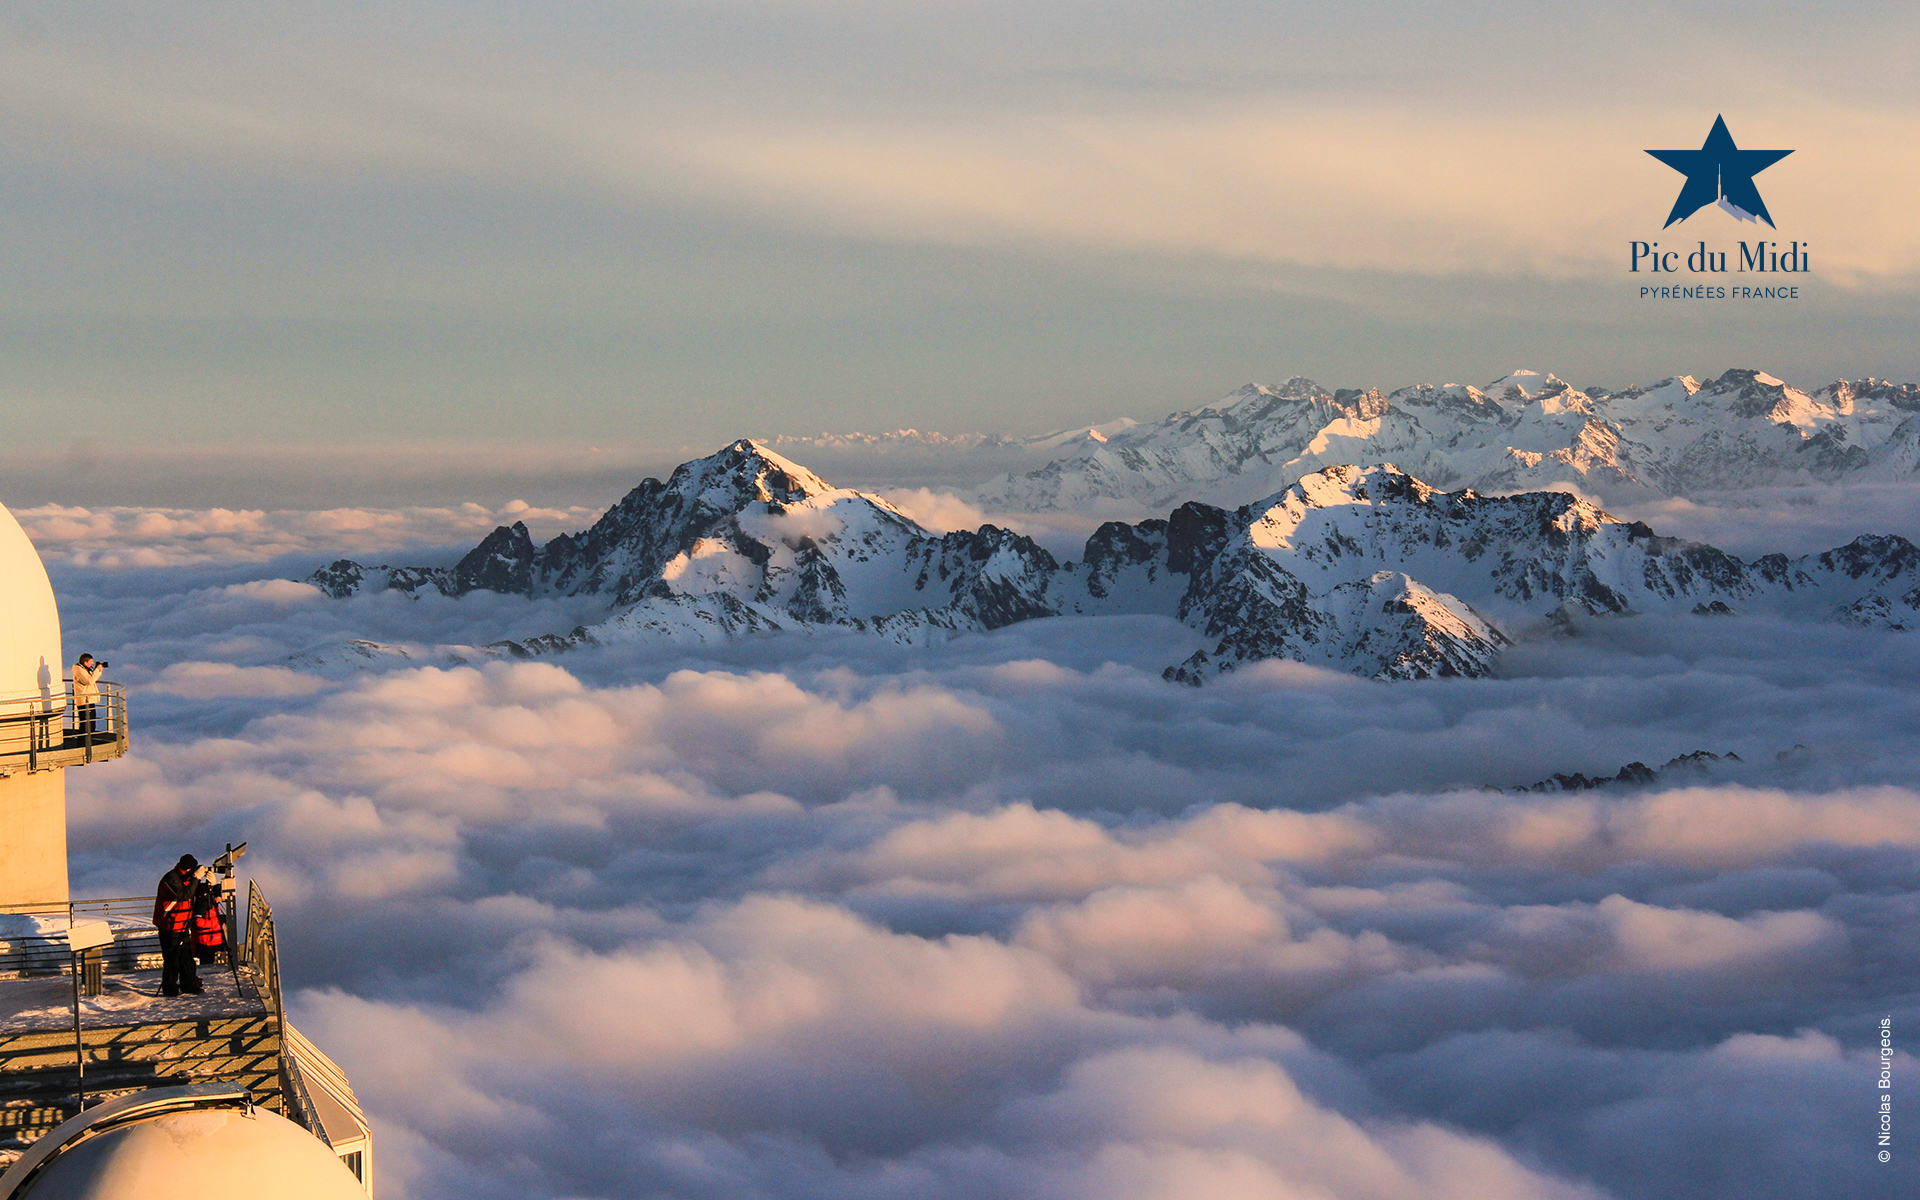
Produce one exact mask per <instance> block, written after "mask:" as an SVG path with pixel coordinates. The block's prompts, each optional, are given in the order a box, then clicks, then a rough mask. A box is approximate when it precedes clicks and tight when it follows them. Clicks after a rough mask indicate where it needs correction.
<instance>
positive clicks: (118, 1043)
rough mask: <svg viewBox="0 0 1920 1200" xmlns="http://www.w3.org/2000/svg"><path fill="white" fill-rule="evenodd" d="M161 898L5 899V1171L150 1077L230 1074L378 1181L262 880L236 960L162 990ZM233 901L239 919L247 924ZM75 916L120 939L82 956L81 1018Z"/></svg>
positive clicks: (1, 1119) (190, 1080)
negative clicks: (314, 1032)
mask: <svg viewBox="0 0 1920 1200" xmlns="http://www.w3.org/2000/svg"><path fill="white" fill-rule="evenodd" d="M152 909H153V901H152V900H151V899H149V898H140V897H125V898H117V899H109V900H90V901H74V902H72V903H71V904H60V905H45V906H21V905H16V906H12V907H10V908H7V909H0V1171H4V1170H5V1169H6V1167H7V1166H8V1165H9V1164H11V1163H12V1162H14V1161H15V1160H17V1159H18V1158H19V1157H20V1156H21V1155H22V1154H23V1153H24V1152H25V1151H26V1150H27V1149H28V1148H29V1147H30V1146H31V1145H32V1144H33V1143H34V1142H36V1141H37V1140H39V1139H40V1138H41V1137H42V1136H44V1135H45V1134H47V1133H48V1132H49V1131H50V1130H52V1129H54V1128H55V1127H56V1126H58V1125H60V1124H61V1123H62V1122H64V1121H66V1120H68V1119H69V1118H71V1117H74V1116H75V1115H76V1114H78V1113H79V1112H80V1111H81V1084H82V1071H81V1064H82V1055H83V1054H84V1067H85V1070H84V1084H85V1097H86V1105H87V1110H88V1111H92V1108H93V1107H94V1106H95V1105H97V1104H100V1103H102V1102H103V1101H106V1100H109V1099H114V1098H117V1097H122V1096H128V1095H133V1094H135V1093H138V1092H141V1091H145V1090H147V1089H151V1088H168V1087H180V1086H185V1085H193V1084H210V1083H225V1084H231V1085H233V1086H234V1087H237V1088H241V1089H244V1090H245V1091H246V1092H247V1093H249V1095H250V1097H251V1103H252V1104H254V1105H256V1106H258V1107H261V1108H265V1109H267V1110H269V1111H271V1112H276V1113H279V1114H280V1115H282V1116H284V1117H286V1118H287V1119H289V1120H291V1121H293V1122H294V1123H296V1124H298V1125H300V1126H301V1127H302V1128H304V1129H306V1130H307V1131H308V1132H310V1133H312V1134H314V1136H316V1137H318V1138H319V1139H320V1140H321V1141H322V1142H324V1143H326V1145H327V1146H328V1147H330V1148H331V1149H332V1150H333V1152H334V1153H335V1155H336V1156H337V1157H338V1158H340V1160H341V1161H342V1162H343V1163H345V1164H346V1166H347V1168H348V1169H349V1170H350V1171H352V1172H353V1174H354V1176H355V1178H357V1179H359V1180H360V1181H361V1183H362V1186H363V1187H365V1188H366V1189H367V1191H368V1192H369V1194H371V1192H372V1187H371V1184H372V1180H371V1172H370V1164H369V1161H368V1156H367V1148H368V1144H369V1138H368V1133H367V1125H366V1120H365V1117H364V1116H363V1115H362V1113H361V1110H360V1106H359V1102H358V1100H357V1099H356V1098H355V1097H354V1094H353V1090H352V1088H351V1087H350V1086H349V1085H348V1083H347V1080H346V1076H345V1075H344V1074H343V1073H342V1072H341V1071H340V1069H339V1068H338V1067H337V1066H335V1065H334V1063H333V1062H332V1061H331V1060H330V1059H328V1058H327V1056H326V1055H324V1054H322V1053H321V1052H320V1051H319V1050H318V1049H316V1048H315V1047H314V1045H313V1044H312V1043H311V1042H309V1041H308V1040H307V1039H306V1038H304V1037H302V1036H301V1035H300V1033H299V1032H298V1031H297V1030H295V1029H294V1028H293V1027H292V1026H291V1025H290V1024H288V1022H287V1020H286V1013H285V1010H284V1008H283V1007H282V1004H281V996H280V963H279V952H278V948H277V944H276V938H275V933H274V923H273V910H272V908H271V907H269V906H268V904H267V902H266V898H265V896H264V895H263V894H262V893H261V891H260V889H259V888H258V887H257V886H252V885H249V888H248V896H247V906H246V910H245V926H246V927H245V932H244V935H243V936H242V937H240V938H239V939H237V940H236V939H235V938H232V937H230V938H229V944H230V945H237V946H238V948H239V955H238V958H237V961H233V962H231V963H229V962H224V961H223V962H215V963H212V964H208V965H204V966H202V967H201V968H200V980H201V983H202V985H203V987H204V989H205V990H204V991H202V992H201V993H200V994H198V995H180V996H162V995H160V994H159V991H160V946H159V935H158V933H157V932H156V931H155V929H154V927H153V924H152V922H151V920H150V919H149V918H150V917H151V914H152ZM237 915H239V914H237V913H233V912H229V914H228V927H229V929H230V930H232V929H233V927H234V924H235V923H234V921H233V917H235V916H237ZM74 920H81V921H87V920H104V921H106V922H107V923H108V925H109V927H110V928H111V930H112V934H113V940H112V942H111V944H109V945H107V946H103V947H100V949H99V950H98V951H97V952H89V954H88V957H83V958H82V959H81V960H80V961H81V964H82V982H83V984H84V990H85V991H86V992H87V993H88V994H85V995H82V996H81V997H80V999H79V1004H78V1007H79V1016H80V1021H79V1024H80V1030H79V1034H78V1038H77V1039H76V1035H75V1030H74V1007H75V1001H74V990H75V988H74V980H73V977H72V975H73V966H72V964H73V961H74V960H73V956H72V954H71V953H70V952H69V950H68V948H67V942H66V931H67V929H68V928H69V927H70V926H71V923H72V922H73V921H74Z"/></svg>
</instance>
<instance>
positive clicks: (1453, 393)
mask: <svg viewBox="0 0 1920 1200" xmlns="http://www.w3.org/2000/svg"><path fill="white" fill-rule="evenodd" d="M1065 444H1066V445H1068V446H1070V447H1071V448H1070V449H1069V450H1068V452H1067V453H1065V454H1062V455H1060V456H1058V457H1056V458H1054V459H1053V460H1052V461H1049V462H1048V463H1046V464H1045V465H1044V466H1041V467H1038V468H1036V469H1033V470H1028V471H1017V472H1014V473H1009V474H1005V475H1002V476H1001V477H999V478H997V479H994V480H991V481H988V482H987V483H985V484H983V485H981V486H979V487H978V488H977V489H976V490H975V492H974V494H973V499H974V500H975V502H976V503H978V504H979V505H981V506H982V507H983V508H986V509H988V510H989V511H1000V512H1033V511H1041V510H1046V509H1073V508H1084V507H1088V506H1097V505H1099V504H1100V503H1101V502H1103V501H1105V502H1113V501H1120V502H1126V503H1131V504H1137V505H1143V506H1146V507H1148V508H1149V509H1152V508H1154V507H1159V506H1164V505H1169V504H1172V503H1176V502H1178V501H1182V500H1203V501H1206V502H1209V503H1213V504H1219V505H1223V506H1226V507H1236V506H1238V505H1240V504H1245V503H1251V502H1253V501H1255V500H1258V499H1260V498H1262V497H1265V496H1270V495H1272V494H1274V493H1275V492H1277V491H1279V490H1280V489H1282V488H1285V487H1287V486H1289V485H1291V484H1293V483H1295V482H1296V481H1298V480H1300V479H1302V478H1304V477H1305V476H1307V475H1310V474H1312V473H1314V472H1315V471H1319V470H1322V469H1324V468H1326V467H1330V466H1339V465H1345V464H1349V463H1358V464H1360V465H1363V466H1372V465H1376V464H1379V463H1384V462H1391V463H1395V464H1397V465H1398V466H1399V467H1401V468H1402V469H1404V470H1406V471H1409V472H1411V473H1412V474H1414V475H1416V476H1418V477H1419V478H1420V479H1422V480H1425V481H1426V482H1427V483H1429V484H1432V485H1433V486H1436V487H1442V488H1459V487H1470V488H1473V489H1474V490H1476V491H1479V492H1514V491H1527V490H1537V489H1542V488H1549V487H1554V486H1556V485H1566V484H1571V485H1574V486H1575V487H1578V488H1579V489H1580V490H1581V491H1582V492H1584V493H1586V494H1588V495H1592V496H1596V497H1599V498H1601V499H1602V500H1603V502H1613V503H1625V502H1628V501H1633V500H1644V499H1649V498H1655V497H1671V496H1688V495H1698V494H1700V493H1703V492H1714V491H1725V490H1729V489H1738V488H1748V487H1756V486H1764V485H1770V484H1805V483H1817V482H1831V481H1836V480H1852V479H1904V478H1909V477H1911V476H1913V474H1914V471H1915V469H1916V467H1920V386H1916V385H1914V384H1911V383H1903V384H1894V383H1888V382H1885V381H1883V380H1878V379H1867V380H1862V381H1859V382H1849V381H1846V380H1841V381H1838V382H1835V383H1831V384H1828V385H1827V386H1826V387H1823V388H1821V389H1820V390H1819V391H1816V392H1811V393H1809V392H1803V391H1801V390H1799V389H1798V388H1795V387H1792V386H1790V385H1789V384H1786V383H1784V382H1782V381H1781V380H1779V379H1776V378H1774V377H1773V376H1771V375H1768V374H1766V373H1765V372H1762V371H1753V370H1735V371H1728V372H1726V373H1725V374H1724V375H1722V376H1720V377H1719V378H1718V379H1714V380H1711V381H1709V382H1707V383H1704V384H1703V383H1700V382H1698V381H1696V380H1694V379H1693V378H1692V377H1690V376H1685V375H1681V376H1676V377H1674V378H1671V379H1665V380H1662V381H1660V382H1659V383H1655V384H1651V385H1649V386H1646V387H1635V388H1628V389H1627V390H1625V391H1622V392H1611V391H1607V390H1604V389H1593V390H1591V391H1584V392H1583V391H1580V390H1578V389H1576V388H1572V387H1569V386H1568V385H1567V384H1565V383H1563V382H1562V381H1560V380H1558V379H1556V378H1554V377H1553V376H1552V375H1542V374H1538V373H1535V372H1532V371H1515V372H1514V373H1513V374H1511V375H1507V376H1504V377H1502V378H1500V379H1496V380H1494V381H1493V382H1492V383H1490V384H1488V385H1487V386H1486V387H1484V388H1477V387H1469V386H1465V385H1461V384H1447V385H1445V386H1439V387H1436V386H1432V385H1428V384H1420V385H1417V386H1413V387H1404V388H1401V389H1399V390H1398V391H1394V392H1388V393H1382V392H1380V391H1379V390H1377V389H1366V390H1354V389H1346V388H1342V389H1339V390H1331V391H1330V390H1328V389H1327V388H1324V387H1321V386H1320V385H1319V384H1317V383H1315V382H1314V381H1312V380H1311V379H1301V378H1294V379H1290V380H1288V381H1287V382H1286V383H1284V384H1282V385H1280V386H1279V387H1268V386H1265V385H1260V384H1248V385H1247V386H1246V387H1243V388H1241V389H1240V390H1239V391H1238V392H1235V393H1234V394H1232V395H1231V396H1228V397H1227V398H1226V399H1225V400H1223V401H1222V402H1220V403H1219V404H1215V405H1211V406H1208V407H1206V408H1199V409H1194V410H1192V411H1190V412H1176V413H1173V414H1172V415H1170V416H1168V417H1166V418H1165V419H1163V420H1160V421H1156V422H1153V423H1151V424H1140V425H1133V426H1130V427H1127V428H1123V429H1117V430H1115V431H1114V432H1112V433H1111V434H1107V435H1102V436H1099V437H1097V438H1095V437H1086V436H1082V437H1080V438H1078V439H1074V440H1069V441H1068V442H1066V443H1065Z"/></svg>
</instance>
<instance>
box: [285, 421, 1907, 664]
mask: <svg viewBox="0 0 1920 1200" xmlns="http://www.w3.org/2000/svg"><path fill="white" fill-rule="evenodd" d="M310 581H311V582H312V583H314V584H315V585H317V586H319V587H321V588H322V589H324V590H326V591H327V592H329V593H330V594H331V595H333V596H335V597H337V598H345V597H347V596H350V595H353V594H355V593H356V592H360V591H363V590H379V589H399V590H402V591H406V592H410V593H414V594H418V593H419V592H420V591H422V590H423V589H432V590H437V591H439V592H441V593H443V594H445V595H448V596H460V595H464V594H466V593H468V592H472V591H477V590H483V589H484V590H488V591H494V592H501V593H509V594H519V595H527V596H550V595H572V596H584V595H591V596H604V597H605V599H606V604H607V617H606V619H605V620H603V621H601V622H599V623H597V624H595V625H592V626H587V627H582V628H579V629H576V630H574V631H573V632H572V633H570V634H558V633H556V634H553V635H547V636H543V637H540V638H535V639H532V640H530V641H527V642H523V643H503V645H504V646H505V647H506V648H507V649H508V650H510V651H511V652H513V653H517V654H529V653H548V652H554V651H559V650H564V649H567V648H568V647H570V646H575V645H579V644H582V643H588V642H606V641H617V640H622V639H628V638H670V639H691V640H710V639H720V638H731V637H738V636H744V635H751V634H762V633H774V632H779V631H786V630H793V631H804V630H809V629H820V628H840V629H851V630H858V631H864V632H868V633H873V634H878V635H881V636H885V637H890V638H895V639H900V640H904V641H919V640H924V639H926V638H929V637H937V636H944V635H946V634H949V633H955V632H964V631H969V630H989V629H996V628H1000V627H1002V626H1005V625H1009V624H1012V623H1014V622H1017V621H1025V620H1033V619H1036V618H1042V617H1050V616H1060V615H1068V614H1080V615H1103V614H1118V613H1152V614H1164V615H1167V616H1172V617H1177V618H1178V619H1179V620H1181V621H1183V622H1185V623H1186V624H1188V625H1190V626H1192V627H1193V628H1194V629H1196V630H1198V631H1200V632H1201V633H1203V634H1204V635H1205V637H1206V639H1207V642H1208V644H1209V645H1210V646H1211V647H1212V648H1211V649H1210V650H1203V651H1201V652H1198V653H1196V654H1194V655H1193V656H1192V657H1191V658H1190V659H1188V660H1187V661H1186V662H1184V663H1181V664H1179V665H1178V666H1172V667H1169V668H1168V669H1167V672H1166V674H1167V677H1168V678H1169V679H1175V680H1179V681H1181V682H1188V683H1198V682H1201V681H1202V680H1203V679H1205V678H1206V677H1207V676H1209V675H1210V674H1214V673H1217V672H1220V671H1223V670H1233V669H1235V668H1236V667H1238V666H1239V665H1241V664H1244V663H1248V662H1255V661H1259V660H1262V659H1272V658H1287V659H1295V660H1298V661H1302V662H1309V663H1317V664H1322V665H1327V666H1332V667H1337V668H1340V669H1344V670H1350V671H1355V672H1358V673H1360V674H1364V675H1369V676H1375V677H1380V678H1394V679H1414V678H1426V677H1430V676H1449V675H1463V676H1477V675H1484V674H1487V673H1488V672H1489V671H1490V670H1491V669H1492V664H1493V659H1494V657H1495V655H1497V654H1498V652H1499V651H1500V649H1501V648H1502V647H1503V646H1505V645H1506V644H1508V642H1509V641H1510V639H1511V638H1512V637H1513V636H1515V634H1516V633H1517V632H1518V631H1519V630H1520V629H1522V628H1524V627H1526V626H1528V625H1530V624H1533V623H1536V622H1538V621H1540V620H1542V619H1543V618H1554V617H1556V616H1564V615H1565V614H1566V613H1568V612H1583V613H1593V614H1606V613H1629V612H1683V613H1684V612H1692V613H1698V614H1701V615H1716V614H1724V613H1733V612H1748V611H1754V612H1775V613H1782V614H1788V615H1797V616H1805V617H1810V618H1814V619H1841V620H1848V621H1854V622H1859V623H1866V624H1875V625H1885V626H1893V627H1904V626H1905V625H1906V624H1908V623H1911V622H1920V550H1917V549H1916V548H1915V547H1914V546H1913V545H1911V544H1910V543H1908V542H1906V541H1905V540H1904V539H1901V538H1897V537H1862V538H1858V539H1856V540H1855V541H1853V542H1852V543H1850V544H1848V545H1847V546H1844V547H1841V548H1839V549H1837V550H1833V551H1829V552H1827V553H1825V554H1821V555H1809V556H1806V557H1802V558H1798V559H1791V560H1790V559H1788V558H1786V557H1785V556H1784V555H1770V556H1767V557H1765V558H1761V559H1758V560H1756V561H1754V562H1751V563H1748V562H1743V561H1742V560H1740V559H1738V558H1735V557H1733V556H1732V555H1729V554H1725V553H1723V552H1721V551H1719V550H1716V549H1714V548H1713V547H1711V546H1702V545H1695V544H1689V543H1683V542H1679V541H1676V540H1674V539H1670V538H1662V537H1658V536H1656V535H1655V534H1654V533H1653V531H1652V530H1651V529H1649V528H1647V527H1646V526H1645V525H1642V524H1638V523H1632V524H1630V523H1627V522H1622V521H1619V520H1616V519H1614V518H1613V517H1610V516H1608V515H1607V514H1606V513H1605V512H1603V511H1601V510H1600V509H1599V508H1596V507H1595V506H1594V505H1592V504H1591V503H1589V502H1587V501H1585V500H1582V499H1579V498H1576V497H1574V496H1571V495H1569V494H1567V493H1564V492H1533V493H1524V494H1519V495H1510V496H1499V497H1489V496H1482V495H1479V494H1477V493H1475V492H1473V491H1471V490H1461V491H1457V492H1451V493H1448V492H1442V491H1439V490H1438V489H1436V488H1433V487H1430V486H1428V485H1427V484H1426V483H1424V482H1422V481H1421V480H1419V479H1416V478H1414V477H1413V476H1411V475H1409V474H1407V473H1406V472H1404V471H1401V470H1399V469H1398V468H1396V467H1393V466H1390V465H1383V466H1377V467H1370V468H1361V467H1355V466H1347V465H1340V466H1332V467H1327V468H1325V469H1322V470H1319V471H1316V472H1313V473H1311V474H1309V475H1307V476H1305V477H1304V478H1302V479H1300V480H1298V481H1297V482H1295V483H1294V484H1292V485H1291V486H1289V487H1286V488H1284V489H1282V490H1280V491H1278V492H1276V493H1274V494H1272V495H1270V496H1267V497H1266V498H1264V499H1262V500H1260V501H1259V502H1257V503H1255V504H1250V505H1246V506H1243V507H1240V508H1238V509H1235V510H1231V511H1229V510H1227V509H1224V508H1219V507H1216V506H1212V505H1208V504H1202V503H1198V502H1189V503H1186V504H1183V505H1181V506H1180V507H1179V508H1177V509H1175V510H1174V511H1173V513H1172V514H1171V515H1170V516H1169V517H1167V518H1166V519H1165V520H1148V521H1141V522H1138V523H1136V524H1126V523H1122V522H1109V523H1107V524H1105V525H1103V526H1101V527H1100V528H1099V529H1098V530H1097V531H1096V532H1095V533H1094V535H1093V536H1092V537H1091V538H1089V539H1088V541H1087V543H1086V547H1085V550H1084V552H1083V554H1082V556H1081V559H1080V561H1078V562H1068V563H1061V562H1059V561H1057V560H1056V559H1055V558H1054V557H1053V555H1051V554H1049V553H1048V552H1047V551H1046V550H1045V549H1043V548H1042V547H1040V546H1039V545H1037V544H1036V543H1034V542H1033V541H1031V540H1030V539H1028V538H1025V537H1022V536H1020V535H1019V534H1016V533H1013V532H1010V531H1008V530H1005V529H1001V528H998V527H996V526H993V525H984V526H981V527H980V528H979V529H977V530H971V531H964V530H963V531H958V532H954V533H948V534H935V533H933V532H931V531H929V530H927V529H924V528H922V527H921V526H920V525H918V524H916V523H915V522H914V521H913V520H912V519H911V518H909V517H908V516H906V515H905V514H904V513H902V512H901V511H900V510H898V509H896V508H895V507H893V506H892V505H890V504H889V503H887V502H886V501H885V500H884V499H881V498H880V497H878V496H873V495H868V494H865V493H862V492H857V491H851V490H848V489H844V488H835V487H833V486H831V485H830V484H828V483H827V482H826V481H824V480H822V479H820V478H819V477H818V476H816V475H814V474H813V473H812V472H810V471H808V470H807V469H806V468H804V467H801V466H798V465H797V464H794V463H792V462H789V461H787V460H786V459H784V458H782V457H780V456H779V455H777V454H775V453H773V452H772V451H770V450H768V449H767V448H766V447H764V446H762V445H760V444H758V443H755V442H751V441H741V442H735V443H734V444H733V445H731V446H728V447H727V448H726V449H724V450H722V451H720V452H719V453H717V454H714V455H712V456H710V457H708V458H703V459H698V460H695V461H693V462H689V463H685V464H682V465H681V466H680V467H679V468H678V469H677V470H676V471H675V472H674V473H673V475H672V477H671V478H670V479H668V480H667V481H666V482H664V483H662V482H661V481H659V480H654V479H649V480H647V481H645V482H644V483H642V484H641V485H640V486H639V487H637V488H635V489H634V490H633V491H632V492H630V493H629V494H628V495H627V496H626V497H625V498H624V499H622V500H621V501H620V502H619V503H618V504H616V505H614V507H612V508H611V509H609V510H608V511H607V513H606V514H605V515H604V516H603V517H601V518H600V520H599V521H598V522H596V523H595V524H594V525H593V527H592V528H590V529H588V530H587V531H585V532H584V533H581V534H579V535H563V536H561V537H557V538H555V539H553V540H552V541H550V542H548V543H546V544H545V545H544V546H540V547H535V546H534V545H533V543H532V540H531V539H530V538H529V537H528V535H527V531H526V528H525V526H523V525H514V526H512V527H502V528H500V529H496V530H495V531H494V532H493V533H492V534H490V535H489V536H488V537H487V538H486V539H485V540H484V541H482V542H481V543H480V545H478V546H476V547H475V548H474V549H473V550H472V551H471V552H470V553H468V554H467V555H466V557H464V558H463V559H461V560H460V562H459V563H458V564H457V565H455V566H453V567H451V568H422V567H388V566H380V567H365V566H362V565H360V564H358V563H354V562H351V561H346V560H342V561H340V562H336V563H334V564H332V565H331V566H328V567H326V568H323V569H321V570H319V571H316V572H315V573H314V574H313V575H312V576H311V579H310Z"/></svg>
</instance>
